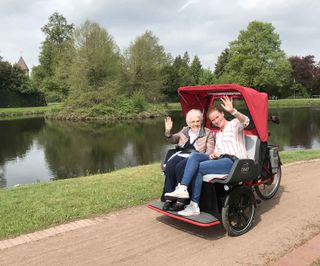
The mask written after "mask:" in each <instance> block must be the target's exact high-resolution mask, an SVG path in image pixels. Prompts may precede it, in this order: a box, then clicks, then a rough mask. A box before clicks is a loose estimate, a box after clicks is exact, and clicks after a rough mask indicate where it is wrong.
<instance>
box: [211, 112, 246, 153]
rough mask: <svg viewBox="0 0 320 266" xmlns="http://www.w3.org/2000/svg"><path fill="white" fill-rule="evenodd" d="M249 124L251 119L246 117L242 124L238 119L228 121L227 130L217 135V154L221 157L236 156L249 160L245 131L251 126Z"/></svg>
mask: <svg viewBox="0 0 320 266" xmlns="http://www.w3.org/2000/svg"><path fill="white" fill-rule="evenodd" d="M249 122H250V119H249V118H248V117H246V120H245V122H244V123H241V122H240V121H239V120H238V119H236V118H235V119H233V120H231V121H228V122H227V125H226V126H225V128H224V129H223V130H220V131H218V132H217V133H216V146H215V152H217V153H218V154H219V155H221V154H231V155H235V156H237V157H238V158H239V159H245V158H247V157H248V156H247V151H246V146H245V137H244V132H243V129H244V128H245V127H247V126H248V125H249Z"/></svg>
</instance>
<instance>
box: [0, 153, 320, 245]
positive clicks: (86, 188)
mask: <svg viewBox="0 0 320 266" xmlns="http://www.w3.org/2000/svg"><path fill="white" fill-rule="evenodd" d="M280 154H281V160H282V162H283V163H289V162H293V161H299V160H309V159H315V158H320V150H304V151H285V152H281V153H280ZM162 189H163V176H162V174H161V171H160V166H159V163H154V164H151V165H145V166H138V167H131V168H125V169H121V170H117V171H114V172H111V173H106V174H99V175H93V176H86V177H79V178H74V179H66V180H57V181H52V182H48V183H35V184H31V185H23V186H17V187H14V188H8V189H1V190H0V202H1V208H0V217H1V220H0V239H5V238H9V237H13V236H17V235H21V234H24V233H28V232H32V231H35V230H41V229H44V228H47V227H49V226H52V225H57V224H62V223H66V222H71V221H74V220H77V219H83V218H90V217H94V216H96V215H99V214H105V213H109V212H111V211H116V210H120V209H124V208H128V207H133V206H137V205H141V204H146V203H147V202H150V201H151V200H153V199H156V198H158V197H159V196H160V195H161V192H162Z"/></svg>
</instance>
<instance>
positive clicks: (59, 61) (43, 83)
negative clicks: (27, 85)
mask: <svg viewBox="0 0 320 266" xmlns="http://www.w3.org/2000/svg"><path fill="white" fill-rule="evenodd" d="M41 30H42V32H43V33H44V34H45V36H46V37H45V41H44V42H43V43H42V47H41V52H40V56H39V62H40V64H39V65H38V66H36V67H34V68H33V70H32V80H33V81H34V83H35V84H36V85H37V86H39V87H40V89H41V90H42V91H43V92H44V93H45V95H46V97H47V99H48V100H49V101H61V100H63V99H65V98H66V97H67V95H68V92H69V84H68V76H69V68H70V66H71V64H72V60H73V56H74V45H73V37H72V36H73V31H74V25H73V24H68V23H67V20H66V19H65V18H64V17H63V16H62V15H60V14H59V13H58V12H54V13H53V14H52V15H51V16H50V17H49V22H48V23H47V24H46V25H44V26H43V27H42V28H41Z"/></svg>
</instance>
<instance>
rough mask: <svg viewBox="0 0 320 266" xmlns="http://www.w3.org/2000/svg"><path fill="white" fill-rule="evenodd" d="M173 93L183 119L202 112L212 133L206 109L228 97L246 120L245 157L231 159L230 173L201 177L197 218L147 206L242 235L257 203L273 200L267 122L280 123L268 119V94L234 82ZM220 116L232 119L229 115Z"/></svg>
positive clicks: (274, 155) (273, 164) (276, 165)
mask: <svg viewBox="0 0 320 266" xmlns="http://www.w3.org/2000/svg"><path fill="white" fill-rule="evenodd" d="M178 95H179V99H180V104H181V108H182V112H183V114H184V116H185V115H186V113H187V112H188V111H189V110H190V109H199V110H201V111H202V112H203V119H204V120H203V121H204V126H206V127H207V128H209V129H211V130H212V131H214V132H216V131H217V130H218V129H217V128H215V127H214V126H213V125H212V123H211V121H210V120H209V119H207V118H206V115H205V114H206V112H207V110H208V108H209V107H210V106H217V105H220V99H221V98H222V97H223V96H225V95H227V96H228V97H229V98H232V99H233V105H234V107H235V108H237V109H238V110H241V112H242V113H244V114H246V115H247V116H248V117H249V118H250V124H249V126H247V127H246V128H245V142H246V149H247V155H248V158H247V159H237V160H235V162H234V164H233V166H232V169H231V171H230V172H229V174H223V175H222V174H209V175H205V176H203V186H202V191H201V198H200V203H199V206H200V210H201V212H200V214H199V215H194V216H181V215H178V213H177V212H174V211H164V210H162V206H163V204H164V202H163V201H161V200H158V201H155V202H153V203H151V204H149V205H148V208H150V209H152V210H155V211H157V212H159V213H161V214H164V215H167V216H170V217H172V218H175V219H178V220H181V221H184V222H188V223H191V224H194V225H197V226H201V227H210V226H214V225H218V224H222V225H223V227H224V228H225V230H226V231H227V233H228V235H230V236H239V235H242V234H244V233H246V232H248V231H249V229H250V228H251V227H252V225H253V223H254V217H255V210H256V207H257V202H261V200H260V199H262V200H268V199H271V198H273V197H274V196H275V195H276V194H277V192H278V189H279V187H280V182H281V160H280V157H279V148H278V146H277V145H274V144H270V143H268V137H269V136H270V134H271V133H270V132H268V121H272V122H274V123H277V124H279V119H278V118H277V117H275V116H271V117H270V118H269V119H268V95H267V93H264V92H259V91H257V90H255V89H252V88H247V87H243V86H240V85H237V84H218V85H205V86H187V87H180V88H179V89H178ZM225 117H226V118H227V120H228V119H229V120H230V119H233V117H232V116H231V115H229V117H228V114H225ZM164 171H165V169H164ZM254 192H255V193H254ZM255 195H257V196H258V197H256V196H255ZM162 198H163V196H162ZM259 198H260V199H259Z"/></svg>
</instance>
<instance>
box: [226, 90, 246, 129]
mask: <svg viewBox="0 0 320 266" xmlns="http://www.w3.org/2000/svg"><path fill="white" fill-rule="evenodd" d="M221 101H222V104H221V106H222V108H223V109H224V110H226V111H227V112H228V113H230V114H232V115H233V116H234V117H235V118H237V119H238V120H239V121H240V122H241V123H242V124H243V123H245V122H246V120H248V117H247V116H246V115H244V114H242V113H240V112H239V111H238V110H237V109H236V108H234V107H233V103H232V98H231V99H230V98H229V97H228V96H224V97H223V98H221Z"/></svg>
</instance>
